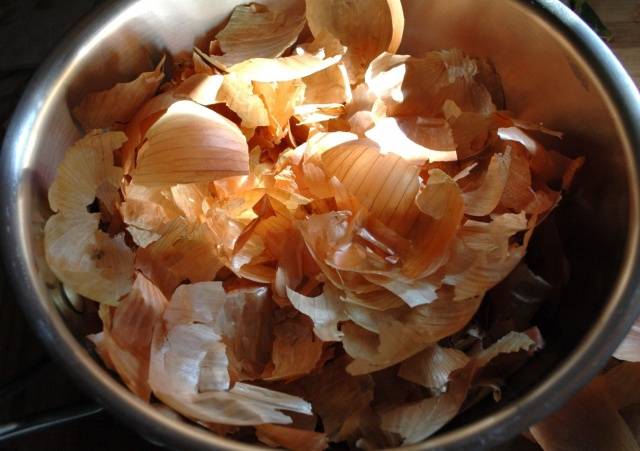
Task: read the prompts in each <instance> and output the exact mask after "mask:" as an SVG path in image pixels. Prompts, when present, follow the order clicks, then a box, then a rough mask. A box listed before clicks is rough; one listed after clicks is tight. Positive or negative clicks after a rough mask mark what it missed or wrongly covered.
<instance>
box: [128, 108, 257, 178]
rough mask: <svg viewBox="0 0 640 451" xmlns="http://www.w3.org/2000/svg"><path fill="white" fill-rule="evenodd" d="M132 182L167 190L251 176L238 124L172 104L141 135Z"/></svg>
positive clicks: (204, 112) (212, 112)
mask: <svg viewBox="0 0 640 451" xmlns="http://www.w3.org/2000/svg"><path fill="white" fill-rule="evenodd" d="M145 139H146V142H145V143H144V144H143V145H142V147H141V148H140V150H139V153H138V159H137V162H136V168H135V169H134V170H133V172H132V175H133V180H134V182H135V183H138V184H140V185H167V184H176V183H197V182H203V181H211V180H216V179H219V178H223V177H229V176H233V175H243V174H247V173H248V172H249V157H248V147H247V141H246V139H245V137H244V135H243V134H242V132H241V131H240V129H239V128H238V126H237V125H236V124H234V123H233V122H231V121H230V120H228V119H226V118H225V117H223V116H221V115H219V114H217V113H215V112H214V111H211V110H210V109H208V108H205V107H203V106H201V105H199V104H197V103H195V102H192V101H188V100H181V101H179V102H176V103H174V104H172V105H171V106H170V107H169V109H168V110H167V112H166V113H165V114H164V115H163V116H162V117H161V118H160V119H158V121H156V123H155V124H153V126H151V128H150V129H149V130H148V131H147V133H146V135H145Z"/></svg>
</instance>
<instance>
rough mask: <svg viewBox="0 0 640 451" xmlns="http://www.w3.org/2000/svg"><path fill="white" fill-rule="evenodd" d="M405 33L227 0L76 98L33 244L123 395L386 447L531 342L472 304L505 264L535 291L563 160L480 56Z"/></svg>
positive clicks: (263, 429)
mask: <svg viewBox="0 0 640 451" xmlns="http://www.w3.org/2000/svg"><path fill="white" fill-rule="evenodd" d="M294 3H295V2H294ZM403 26H404V18H403V15H402V8H401V5H400V2H399V1H394V0H375V1H369V0H367V1H365V0H359V1H349V2H347V1H344V0H330V1H329V0H308V1H307V2H306V4H305V3H300V4H297V3H296V4H294V5H293V6H291V7H290V8H289V9H287V10H278V9H275V8H272V9H269V8H267V7H265V6H262V5H259V4H251V5H244V6H238V7H236V8H235V9H234V11H233V13H232V14H231V17H230V18H229V21H228V23H227V24H226V26H225V27H224V28H223V29H222V30H221V31H220V32H219V33H218V34H217V36H216V39H215V40H214V41H213V42H211V45H210V47H209V49H206V51H204V50H201V49H197V48H196V49H194V52H193V54H192V55H189V56H188V57H183V58H182V59H180V57H176V58H175V59H174V61H173V63H172V64H168V63H167V60H166V59H165V58H162V59H161V60H160V62H159V63H158V65H157V66H156V67H155V69H153V70H150V71H149V72H144V73H142V74H140V75H139V76H138V77H137V78H136V79H135V80H133V81H130V82H127V83H119V84H117V85H115V86H113V87H112V88H110V89H108V90H106V91H101V92H93V93H89V94H87V95H86V97H85V98H84V99H83V100H82V101H81V102H80V103H79V104H78V105H76V106H75V107H74V108H73V109H72V113H73V116H74V118H75V119H76V120H77V122H78V123H79V124H80V126H81V127H82V128H83V129H84V130H85V131H86V135H85V136H84V137H83V138H82V139H80V140H79V141H78V142H76V143H75V144H73V146H71V148H69V149H68V150H67V152H66V153H65V155H64V158H63V159H62V162H61V163H60V166H59V168H58V171H57V174H56V177H55V180H54V181H53V183H52V185H51V187H50V190H49V203H50V206H51V209H52V210H53V211H54V212H55V214H54V215H53V216H51V217H50V218H49V220H48V221H47V223H46V227H45V249H46V258H47V261H48V264H49V265H50V267H51V269H52V270H53V271H54V273H55V274H56V276H57V277H58V278H59V279H60V281H61V282H62V283H63V284H64V286H65V288H66V289H67V290H71V291H73V292H75V293H77V294H79V295H81V296H84V297H86V298H88V299H92V300H94V301H97V302H99V303H100V308H99V314H100V318H101V319H102V323H103V330H102V332H100V333H98V334H95V335H92V336H90V338H91V340H92V341H93V342H94V343H95V346H96V349H97V351H98V353H99V354H100V356H101V357H102V359H103V361H104V362H105V364H106V365H107V366H108V367H110V368H112V369H113V370H114V371H115V372H117V374H118V375H119V376H120V378H121V379H122V381H123V382H124V383H125V384H126V385H127V386H128V387H129V388H130V389H131V391H132V392H134V393H135V394H136V395H137V396H139V397H140V398H142V399H144V400H146V401H150V402H152V403H153V404H154V405H160V404H159V402H160V403H163V404H164V405H165V406H168V407H170V408H171V409H173V412H176V413H178V414H180V416H181V417H184V418H187V419H190V420H192V421H194V422H197V423H198V424H200V425H202V426H204V427H205V428H209V429H211V430H212V431H215V432H216V433H218V434H222V435H228V436H232V437H234V438H237V439H242V440H256V439H257V440H259V441H260V442H262V443H264V444H267V445H270V446H281V447H285V448H290V449H305V450H320V449H324V448H326V447H327V446H328V444H329V443H330V442H347V443H348V444H349V445H350V446H352V447H359V448H363V449H372V448H380V447H388V446H399V445H401V444H411V443H416V442H420V441H422V440H424V439H426V438H427V437H429V436H430V435H432V434H433V433H435V432H436V431H438V430H439V429H440V428H442V427H443V426H444V425H445V424H446V423H447V422H448V421H449V420H451V419H452V418H453V417H455V416H456V415H457V414H458V413H459V412H460V411H461V410H463V409H465V408H466V407H467V406H468V405H470V404H471V403H472V402H473V400H474V399H477V397H478V396H477V395H478V393H486V392H487V390H489V391H493V393H494V397H496V398H499V395H500V384H501V383H502V381H503V379H504V377H506V376H507V375H508V374H509V373H510V372H512V371H513V370H515V369H516V368H517V367H518V365H520V364H522V363H523V361H524V360H525V359H526V358H527V356H529V355H531V354H532V353H533V352H534V351H535V350H537V349H539V348H540V347H541V346H542V343H543V342H542V338H541V337H540V334H539V332H538V330H537V329H536V328H535V327H530V326H531V325H530V324H528V322H527V321H528V319H527V320H525V321H524V322H523V321H517V322H509V321H507V322H506V323H504V322H502V323H500V324H501V325H500V327H498V328H493V329H491V330H486V329H485V328H483V327H482V325H481V324H480V322H478V321H476V319H475V316H474V315H475V314H476V312H477V311H478V309H479V307H480V306H481V303H482V300H483V296H484V295H485V293H486V292H487V291H488V290H489V289H491V288H492V287H494V286H495V285H496V284H497V283H498V282H500V281H501V280H503V279H504V278H505V277H507V275H509V274H510V273H511V272H512V271H513V270H514V268H515V271H514V273H513V274H515V276H514V277H516V278H520V279H524V280H526V281H527V283H529V284H530V285H531V284H533V286H534V287H537V289H538V290H541V291H542V292H544V291H545V290H546V289H548V285H547V284H546V282H545V281H544V280H542V279H541V278H539V277H537V276H535V275H534V274H533V273H532V272H531V271H530V270H529V269H528V268H527V267H526V266H525V265H524V264H523V263H521V262H522V259H523V257H524V255H525V252H526V250H527V245H528V243H529V239H530V237H531V234H532V232H533V231H534V229H535V227H536V225H537V224H539V223H540V222H541V221H542V220H543V219H544V218H545V217H546V216H547V215H548V214H549V212H550V211H551V210H552V209H553V208H554V207H555V206H556V205H557V204H558V202H559V201H560V198H561V193H562V191H563V190H566V189H567V188H568V187H569V184H570V183H571V179H572V178H573V175H574V174H575V172H576V170H577V169H578V168H579V167H580V165H581V164H582V160H581V159H577V160H572V159H569V158H567V157H565V156H563V155H561V154H560V153H557V152H555V151H552V150H548V149H547V148H545V147H543V146H542V145H541V144H540V143H539V142H537V141H536V140H535V139H534V138H533V136H536V134H540V133H546V134H549V135H552V136H554V137H555V138H558V139H559V138H560V137H561V135H560V134H559V133H557V132H552V131H550V130H547V129H545V128H543V127H542V126H540V125H538V124H534V123H531V122H526V121H522V120H518V119H516V118H514V117H512V116H511V115H510V114H509V113H508V112H506V111H504V96H503V93H502V87H501V83H500V78H499V76H498V74H497V73H496V71H495V69H494V67H493V66H492V65H491V64H490V63H489V62H488V61H486V60H483V59H478V58H474V57H472V56H469V55H466V54H464V53H463V52H461V51H459V50H456V49H453V50H441V51H430V52H426V53H420V54H417V55H400V54H396V53H395V52H396V50H397V49H398V46H399V43H400V41H401V38H402V32H403ZM167 67H168V69H167ZM165 71H167V72H169V73H170V74H171V75H170V76H169V77H168V76H167V72H165ZM555 138H554V139H555ZM516 323H517V325H516ZM504 324H509V325H510V326H509V327H513V328H514V329H516V330H512V329H510V328H509V327H504Z"/></svg>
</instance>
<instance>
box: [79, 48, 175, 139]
mask: <svg viewBox="0 0 640 451" xmlns="http://www.w3.org/2000/svg"><path fill="white" fill-rule="evenodd" d="M164 62H165V58H164V57H163V58H162V60H161V61H160V63H158V66H157V67H156V68H155V70H154V71H152V72H144V73H142V74H140V75H139V76H138V78H136V79H135V80H133V81H130V82H128V83H118V84H117V85H115V86H114V87H113V88H111V89H107V90H106V91H100V92H94V93H91V94H88V95H87V96H86V97H85V98H84V99H82V102H80V104H79V105H78V106H76V107H75V108H74V109H73V116H74V117H75V118H76V119H77V120H78V122H80V125H82V128H84V129H85V130H87V131H88V130H91V129H97V128H106V127H110V126H112V125H114V124H115V123H125V122H128V121H129V119H131V118H132V117H133V115H134V114H135V113H136V111H138V109H139V108H140V107H141V106H142V104H143V103H144V102H146V101H147V100H149V99H150V98H151V97H153V95H154V94H155V93H156V91H157V90H158V87H159V86H160V83H161V82H162V80H163V79H164V70H163V68H164Z"/></svg>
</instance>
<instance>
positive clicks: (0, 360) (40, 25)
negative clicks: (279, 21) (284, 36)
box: [0, 0, 640, 451]
mask: <svg viewBox="0 0 640 451" xmlns="http://www.w3.org/2000/svg"><path fill="white" fill-rule="evenodd" d="M211 1H212V2H214V1H215V0H211ZM101 3H104V0H93V1H92V0H0V138H2V136H4V132H5V130H6V128H7V126H8V123H9V120H10V117H11V113H12V111H13V109H14V108H15V105H16V104H17V102H18V101H19V99H20V96H21V95H22V92H23V90H24V89H25V87H26V85H27V83H28V81H29V79H30V78H31V76H32V75H33V72H34V70H35V69H36V68H37V67H38V65H39V64H40V62H41V61H43V60H44V59H45V58H46V57H47V55H48V53H49V51H50V50H51V48H52V47H54V46H55V45H56V44H57V43H58V42H59V41H60V40H61V38H62V36H63V35H64V33H65V32H66V31H67V30H68V29H69V28H70V27H72V26H73V25H75V24H76V23H78V21H79V20H80V19H81V18H82V17H83V16H84V15H86V14H87V12H89V11H91V10H92V9H94V8H96V7H98V6H99V5H100V4H101ZM590 4H591V5H592V6H593V8H594V9H595V10H596V11H597V13H598V14H599V16H600V18H601V19H602V21H603V22H604V23H605V25H606V26H607V27H608V29H609V31H610V33H611V35H612V40H611V42H610V44H611V46H612V48H613V49H614V51H615V52H616V54H617V55H618V57H619V58H620V59H621V60H622V62H623V63H624V64H625V66H626V67H627V69H628V70H629V72H630V73H631V76H632V77H633V78H634V81H635V82H636V84H640V0H591V1H590ZM18 303H19V300H18V299H16V298H15V296H14V295H13V293H12V291H11V289H10V287H9V286H8V284H7V281H6V278H5V274H4V271H2V270H1V267H0V432H1V430H2V425H3V424H5V423H8V422H10V421H12V420H19V419H23V418H28V417H29V416H30V415H34V414H37V413H39V412H43V411H46V410H50V409H55V408H60V407H65V406H71V405H76V404H78V403H87V402H90V400H89V399H88V398H87V397H86V396H85V395H84V394H83V393H82V392H81V391H80V390H79V388H77V387H76V385H75V384H74V382H73V381H72V380H71V379H70V378H69V377H68V376H67V375H66V374H65V373H64V372H63V371H62V370H61V369H59V368H57V367H56V365H55V364H54V363H51V362H49V361H48V358H47V355H46V352H45V350H44V349H43V347H42V346H41V344H40V343H39V341H38V340H37V339H36V338H35V336H34V334H33V333H32V331H31V329H30V328H29V326H28V323H27V321H26V319H25V318H24V317H23V315H22V312H21V311H20V310H19V307H18ZM34 366H36V367H38V368H39V369H38V370H37V371H33V370H31V369H32V368H33V367H34ZM25 374H31V375H32V378H31V379H30V380H29V384H28V385H27V387H26V388H25V389H24V390H22V391H20V393H19V394H17V395H16V396H14V397H12V398H11V399H10V400H3V399H2V398H3V395H2V390H3V387H4V386H5V384H7V383H8V382H9V381H12V380H16V379H17V380H23V381H24V380H26V377H25V376H24V375H25ZM520 445H521V446H524V443H522V442H520ZM53 449H55V450H69V451H74V450H103V449H104V450H111V449H113V450H116V449H117V450H129V449H131V450H134V449H135V450H152V449H160V448H158V447H156V446H153V445H151V444H149V443H147V442H146V441H144V440H143V439H142V438H140V437H139V436H138V435H137V434H136V433H135V432H133V431H131V430H129V429H128V428H127V427H126V426H125V425H122V424H121V423H119V422H118V419H117V418H116V417H113V416H111V415H110V414H107V413H100V414H98V415H94V416H92V417H89V418H85V419H83V420H80V421H78V422H75V423H72V424H67V425H63V426H59V427H57V428H53V429H50V430H47V431H44V432H39V433H35V434H31V435H29V436H27V437H23V438H20V439H16V440H13V441H11V442H7V443H5V444H0V451H5V450H7V451H8V450H12V451H13V450H16V451H21V450H29V451H37V450H53Z"/></svg>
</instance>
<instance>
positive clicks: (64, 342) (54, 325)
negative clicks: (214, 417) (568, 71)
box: [0, 0, 640, 451]
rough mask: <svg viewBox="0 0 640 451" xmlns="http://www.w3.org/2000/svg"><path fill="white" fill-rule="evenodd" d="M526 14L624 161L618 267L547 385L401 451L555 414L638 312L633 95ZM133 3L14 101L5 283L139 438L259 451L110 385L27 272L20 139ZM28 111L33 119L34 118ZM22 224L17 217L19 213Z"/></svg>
mask: <svg viewBox="0 0 640 451" xmlns="http://www.w3.org/2000/svg"><path fill="white" fill-rule="evenodd" d="M508 1H510V2H512V3H516V4H517V5H518V6H519V7H522V8H526V9H527V10H528V11H529V12H530V13H531V14H532V18H533V19H534V20H539V21H541V22H542V23H543V24H544V25H545V26H547V27H548V28H549V30H550V31H551V32H555V33H558V34H559V36H560V37H561V38H562V39H564V40H565V41H566V42H567V43H568V44H569V45H570V46H571V47H573V49H574V50H575V51H576V53H577V54H578V55H579V56H580V57H581V58H582V59H583V60H584V61H585V62H586V63H587V64H588V65H589V67H590V68H591V70H592V71H593V72H594V74H595V75H596V77H597V80H598V86H597V88H598V89H599V91H600V92H601V93H602V94H603V97H604V99H605V101H606V103H607V106H608V108H609V110H610V111H611V112H612V113H613V116H614V119H615V123H616V127H617V129H618V132H619V133H620V136H622V137H623V147H624V151H625V158H626V160H627V162H628V163H629V164H628V165H627V167H628V178H629V194H630V202H629V215H630V217H629V236H628V238H627V244H626V249H625V256H624V261H623V263H622V267H621V270H620V274H619V276H618V279H617V281H616V282H615V286H614V289H613V291H612V293H611V295H610V297H609V302H608V303H607V305H606V307H605V308H604V309H603V311H602V312H601V313H600V316H599V318H598V320H597V321H596V322H595V324H594V325H592V326H591V328H590V330H589V332H588V333H587V334H586V336H585V337H584V338H583V339H582V340H581V342H580V343H579V344H578V346H577V347H576V349H575V350H574V351H573V352H572V353H571V355H570V356H569V357H568V358H567V359H566V360H565V361H564V362H562V363H561V364H560V365H559V366H558V367H557V368H556V369H555V370H554V371H553V372H552V373H551V374H550V375H549V376H548V377H546V378H545V379H544V380H543V381H542V382H540V383H539V384H538V385H537V386H535V387H534V388H533V389H531V390H530V391H528V392H527V393H526V394H524V395H523V396H522V397H520V398H518V399H517V400H515V401H513V402H511V403H510V404H507V405H506V406H504V407H502V408H501V409H500V410H498V411H496V412H495V413H493V414H492V415H490V416H487V417H485V418H483V419H481V420H478V421H475V422H473V423H470V424H468V425H465V426H462V427H460V428H457V429H455V430H452V431H449V432H445V433H443V434H440V435H437V436H435V437H433V438H431V439H430V440H429V441H428V442H427V443H421V444H416V445H412V446H408V447H404V448H403V449H405V450H416V451H417V450H434V449H478V448H485V447H489V446H491V445H497V444H499V443H501V442H503V441H505V440H508V439H509V438H512V437H513V436H515V435H517V434H518V433H519V432H520V431H522V430H524V429H526V428H527V427H529V426H530V425H532V424H534V423H535V422H536V421H538V420H540V419H542V418H543V417H545V416H546V415H548V414H550V413H552V412H553V411H555V410H556V409H557V408H558V407H560V406H561V404H562V403H563V402H564V401H565V400H566V399H568V398H569V397H570V396H571V395H572V394H574V393H575V392H576V391H577V390H578V389H579V388H581V387H582V386H583V385H585V384H586V383H587V382H588V381H589V380H590V379H591V378H592V377H593V376H595V374H596V373H597V372H598V371H599V370H600V369H601V368H602V366H604V364H605V362H606V361H607V359H608V357H609V356H610V355H611V353H612V352H613V351H614V350H615V348H616V347H617V345H618V344H619V343H620V341H621V340H622V338H623V337H624V336H625V335H626V333H627V331H628V330H629V329H630V327H631V325H632V324H633V322H634V320H635V318H636V317H637V316H638V314H640V302H638V303H636V302H634V300H635V299H636V298H637V297H638V296H639V295H640V290H639V288H638V286H639V285H640V255H639V254H638V252H637V251H638V239H639V226H638V224H639V214H640V195H639V184H638V173H639V172H640V94H639V93H638V90H637V89H636V87H635V85H634V83H633V81H632V80H631V79H630V77H629V75H628V74H627V73H626V71H625V70H624V68H623V67H622V65H621V64H620V62H619V61H618V60H617V59H616V57H615V56H614V55H613V53H612V52H611V50H610V49H609V48H608V47H607V46H606V45H605V44H604V43H603V42H602V41H601V40H600V38H599V37H598V36H597V35H596V34H595V33H594V32H593V31H592V30H591V29H590V28H589V27H588V26H587V25H586V24H585V23H584V22H582V21H581V20H580V19H579V18H578V17H577V16H576V15H575V14H574V13H573V12H572V11H571V10H570V9H569V8H567V7H566V6H565V5H563V4H562V3H560V1H559V0H508ZM135 3H137V2H136V1H135V0H120V1H114V2H111V3H108V4H107V5H103V6H102V7H100V8H98V9H97V10H96V11H94V12H92V13H91V14H90V16H89V17H88V18H86V19H85V20H83V21H82V22H81V24H80V25H78V26H76V27H75V28H74V29H73V30H72V31H71V32H70V33H68V34H67V35H66V37H65V38H64V39H63V41H62V42H61V43H60V44H59V45H58V46H57V47H56V49H55V51H54V52H52V53H51V54H50V56H49V57H48V58H47V59H46V61H45V62H44V63H43V64H42V65H41V66H40V68H39V69H38V71H37V72H36V74H35V75H34V77H33V78H32V80H31V81H30V83H29V84H28V86H27V88H26V89H25V93H24V94H23V96H22V98H21V100H20V103H19V104H18V107H17V108H16V111H15V113H14V115H13V117H12V119H11V122H10V126H9V128H8V130H7V133H6V136H5V139H4V143H3V148H2V155H1V160H0V161H2V174H3V177H2V180H5V181H6V183H7V185H8V186H7V188H6V189H4V190H2V193H1V194H0V196H1V197H0V199H1V204H2V205H3V209H2V216H1V218H0V220H1V223H2V226H3V227H2V230H4V231H5V232H6V236H5V239H4V240H3V242H2V256H3V260H4V264H5V267H6V271H7V272H8V275H9V280H10V282H11V284H12V286H13V288H14V289H15V290H16V294H17V295H18V297H19V304H20V307H21V308H22V310H23V312H24V314H25V315H26V316H27V318H29V320H30V324H31V325H32V327H33V328H34V330H35V332H36V333H37V335H38V336H39V338H40V339H41V341H42V342H43V343H44V344H45V346H46V348H47V350H48V351H49V353H50V354H52V355H53V356H54V358H55V359H56V360H57V362H58V363H59V364H61V365H62V366H63V367H64V368H65V369H66V371H67V372H68V373H69V374H71V376H72V377H73V378H74V379H75V380H76V381H77V382H78V383H79V384H80V385H81V386H82V388H83V389H84V390H85V391H86V392H88V393H89V394H90V395H91V396H93V397H94V398H95V399H96V400H97V401H98V402H100V403H101V404H103V405H104V406H105V407H106V408H107V409H108V410H109V411H111V412H112V413H113V414H114V416H115V417H116V418H118V419H119V420H121V421H124V422H126V423H131V424H133V425H135V428H136V429H137V430H138V431H139V432H140V433H142V434H143V435H144V437H146V438H147V439H149V440H151V441H154V442H159V443H161V444H163V445H168V446H170V447H174V448H176V449H184V448H190V449H202V450H204V449H211V448H212V447H214V448H216V449H224V450H256V449H263V448H261V447H260V448H259V447H256V446H253V445H248V444H244V443H240V442H236V441H233V440H231V439H226V438H223V437H219V436H217V435H215V434H213V433H211V432H208V431H205V430H202V429H200V428H198V427H196V426H193V425H191V424H188V423H181V422H178V421H175V420H173V419H171V418H168V417H166V416H164V415H163V414H161V413H160V412H159V411H157V410H154V409H153V408H152V407H150V406H149V405H148V404H147V403H145V402H143V401H142V400H140V399H138V398H136V397H135V395H133V394H132V393H131V392H129V390H127V389H126V388H125V387H124V386H123V385H121V384H120V383H119V382H117V381H116V380H115V379H114V378H113V377H112V376H111V375H110V374H108V373H107V371H105V370H104V369H103V368H102V367H101V366H100V365H99V364H98V363H97V362H96V361H95V360H93V358H92V357H91V356H90V355H89V354H88V353H87V352H86V350H85V349H84V347H82V346H81V344H80V343H79V342H78V341H77V340H76V339H75V338H74V336H73V335H72V334H71V332H70V331H69V330H68V328H67V327H66V325H65V324H64V322H63V320H62V319H61V317H60V316H59V314H58V313H57V312H56V311H55V308H54V307H53V305H51V303H50V302H48V300H47V299H46V292H45V289H44V287H43V286H42V284H41V283H39V279H38V277H37V274H36V267H35V264H34V262H33V254H32V252H31V249H30V243H29V239H27V237H28V234H29V233H28V226H29V224H27V223H25V218H24V217H22V216H21V212H22V211H23V210H24V202H25V200H24V199H23V197H24V193H23V191H22V189H23V188H22V177H23V173H22V169H23V167H22V162H23V161H24V160H26V158H25V157H24V155H25V154H30V153H32V152H33V148H30V147H32V146H31V145H30V136H31V131H32V130H33V129H37V127H38V124H39V120H40V118H41V114H39V113H37V112H38V111H44V110H46V103H47V99H48V98H49V97H50V96H51V92H52V91H53V90H55V89H57V87H58V85H57V82H58V80H59V79H60V78H63V77H64V72H65V69H66V68H67V67H68V65H69V64H71V63H72V62H74V61H76V60H77V59H79V58H80V57H81V56H80V54H81V52H82V46H81V44H82V43H85V42H87V41H88V40H89V39H90V38H95V37H96V35H97V34H98V32H99V30H101V29H102V28H103V27H105V25H107V24H108V23H111V22H112V21H114V20H116V19H117V18H118V17H125V16H124V15H125V14H126V11H127V10H128V9H129V8H130V7H132V6H133V5H134V4H135ZM34 112H36V113H34ZM24 216H26V215H24Z"/></svg>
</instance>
